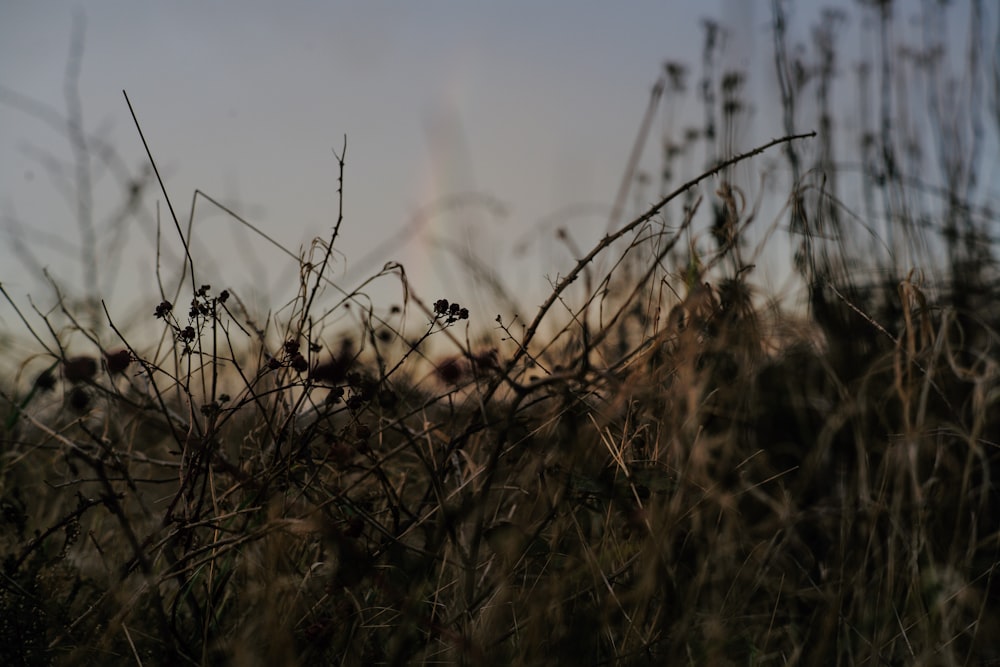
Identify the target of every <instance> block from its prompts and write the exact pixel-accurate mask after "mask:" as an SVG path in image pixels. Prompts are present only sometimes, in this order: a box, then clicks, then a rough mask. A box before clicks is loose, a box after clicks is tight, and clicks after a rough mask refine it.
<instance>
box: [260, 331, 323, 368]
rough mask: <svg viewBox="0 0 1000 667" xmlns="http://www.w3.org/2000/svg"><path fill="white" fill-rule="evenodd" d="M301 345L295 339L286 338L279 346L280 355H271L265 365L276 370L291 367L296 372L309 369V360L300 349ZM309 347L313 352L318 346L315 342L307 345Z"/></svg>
mask: <svg viewBox="0 0 1000 667" xmlns="http://www.w3.org/2000/svg"><path fill="white" fill-rule="evenodd" d="M301 348H302V346H301V345H300V344H299V341H297V340H291V339H289V340H286V341H285V343H284V345H282V346H281V356H280V357H271V358H270V359H269V360H268V362H267V367H268V368H270V369H271V370H277V369H279V368H291V369H292V370H294V371H295V372H296V373H305V372H306V371H307V370H309V362H308V361H306V358H305V356H304V355H303V354H302V352H301V351H300V350H301ZM309 349H310V350H311V351H313V352H319V350H320V347H319V345H316V344H315V343H312V344H310V345H309Z"/></svg>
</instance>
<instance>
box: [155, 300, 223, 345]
mask: <svg viewBox="0 0 1000 667" xmlns="http://www.w3.org/2000/svg"><path fill="white" fill-rule="evenodd" d="M211 289H212V286H211V285H202V286H201V287H199V288H198V289H197V290H196V291H195V293H194V297H193V298H192V299H191V307H190V308H189V309H188V318H189V319H190V320H198V319H199V318H203V317H214V316H215V306H216V304H217V303H225V302H226V301H228V300H229V291H228V290H222V292H221V293H219V296H218V297H210V296H209V290H211ZM173 310H174V305H173V304H172V303H170V302H169V301H161V302H160V303H159V305H158V306H156V310H154V311H153V315H154V316H155V317H156V318H157V319H163V320H166V319H168V318H169V317H170V314H171V313H172V312H173ZM171 326H172V327H173V329H174V336H175V337H176V339H177V340H178V341H180V342H182V343H184V353H185V354H190V353H191V343H193V342H194V340H195V338H197V336H198V332H197V329H195V327H194V326H191V325H188V326H186V327H184V328H181V327H180V326H179V325H178V324H176V321H174V322H173V323H171ZM198 328H199V329H200V328H201V327H200V326H199V327H198Z"/></svg>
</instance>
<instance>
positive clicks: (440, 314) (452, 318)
mask: <svg viewBox="0 0 1000 667" xmlns="http://www.w3.org/2000/svg"><path fill="white" fill-rule="evenodd" d="M434 316H435V317H436V318H437V319H441V318H444V323H445V324H454V323H455V322H457V321H459V320H467V319H469V309H468V308H462V306H460V305H459V304H457V303H448V300H447V299H438V300H437V301H435V302H434Z"/></svg>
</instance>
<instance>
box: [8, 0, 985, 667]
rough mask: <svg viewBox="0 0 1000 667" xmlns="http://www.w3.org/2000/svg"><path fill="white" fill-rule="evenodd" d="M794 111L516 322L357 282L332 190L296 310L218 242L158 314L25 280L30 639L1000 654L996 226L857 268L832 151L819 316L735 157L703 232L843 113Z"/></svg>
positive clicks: (78, 657)
mask: <svg viewBox="0 0 1000 667" xmlns="http://www.w3.org/2000/svg"><path fill="white" fill-rule="evenodd" d="M779 14H780V12H779ZM777 18H780V16H778V17H777ZM777 18H776V20H777ZM776 34H777V35H778V37H776V39H781V33H780V31H776ZM711 44H712V42H711V40H709V45H708V46H706V49H710V48H714V47H713V46H711ZM779 46H780V45H779ZM778 52H779V54H780V53H781V49H780V48H779V49H778ZM780 62H781V60H780V57H779V63H780ZM677 76H678V73H677V70H676V66H672V67H668V68H667V70H666V71H665V74H664V79H663V83H662V85H663V86H666V85H668V84H670V83H671V81H673V82H674V83H675V84H676V77H677ZM738 85H739V84H738V82H734V81H733V80H729V81H728V83H724V84H723V86H729V88H724V92H725V93H726V94H728V95H730V96H732V95H733V94H735V93H734V92H733V90H732V87H734V86H737V87H738ZM657 94H658V93H657ZM730 101H731V100H730ZM784 102H785V105H786V108H787V106H788V105H789V104H793V103H792V102H791V101H790V100H787V99H786V100H784ZM727 108H730V107H727ZM730 113H731V114H732V113H735V112H734V111H733V110H732V108H730ZM731 121H733V118H732V117H728V121H727V122H731ZM788 129H789V132H788V135H789V136H788V137H787V138H785V139H781V140H778V141H775V142H772V143H771V144H768V145H767V146H763V147H761V148H760V149H757V150H755V151H751V152H750V153H747V154H743V155H738V156H735V157H732V158H729V159H718V160H716V161H715V162H714V164H715V165H716V166H715V167H714V168H713V169H711V170H709V171H706V172H705V173H703V174H701V175H700V176H698V177H697V178H695V179H692V180H691V181H689V182H687V183H685V184H683V185H681V186H680V187H673V188H664V192H668V191H669V194H666V195H664V196H663V197H662V198H661V199H660V201H659V202H658V203H657V204H656V205H654V206H653V207H651V208H650V209H649V210H648V211H647V212H646V213H644V214H642V215H638V216H635V217H634V218H633V219H632V220H631V221H630V222H628V223H627V224H625V225H621V226H618V225H616V226H614V227H612V228H610V229H609V234H608V235H607V236H606V237H604V238H603V239H602V240H601V241H599V242H598V243H597V244H596V245H595V246H594V247H593V248H592V249H591V251H590V252H588V253H584V254H581V255H580V257H581V258H580V259H579V261H578V262H577V264H576V265H575V266H574V267H572V268H571V270H570V271H569V272H568V273H566V274H565V276H564V277H563V278H562V280H561V281H560V282H558V283H557V284H554V285H553V290H552V293H551V297H550V298H549V299H547V300H546V301H545V303H544V304H543V305H542V306H541V307H540V309H539V311H538V313H537V314H536V316H535V317H534V319H533V320H532V321H530V322H526V323H524V325H523V326H522V324H521V323H517V324H516V326H515V324H514V323H512V322H510V321H505V319H504V317H503V316H498V317H497V319H496V323H495V324H496V325H497V330H498V331H500V332H501V333H502V335H503V340H502V343H501V345H500V346H499V347H497V348H496V349H483V348H481V347H478V346H477V345H475V344H472V343H470V342H469V340H470V339H471V336H472V334H474V333H475V330H474V329H473V328H472V327H471V326H470V323H476V324H477V325H478V326H480V327H482V326H484V325H485V324H486V323H487V322H489V320H491V319H492V317H486V318H484V317H483V314H482V313H476V312H469V310H468V309H466V308H464V307H463V306H462V305H460V304H456V303H452V302H450V301H449V299H438V300H437V301H434V302H431V301H429V300H428V301H424V300H422V299H421V297H420V295H418V294H416V293H415V292H414V291H413V290H412V288H410V286H409V285H408V284H407V282H406V274H405V271H404V270H403V268H402V267H399V266H389V267H387V268H386V269H385V273H387V274H389V275H395V276H397V278H398V280H399V281H400V282H401V284H402V285H403V287H404V288H405V293H406V294H407V299H406V301H405V303H404V305H403V307H402V309H391V310H388V311H386V312H380V311H378V310H376V309H375V308H373V307H370V306H367V307H366V306H364V305H363V304H364V303H366V302H365V301H364V300H363V299H362V297H363V292H362V291H361V289H363V286H362V288H361V289H359V290H356V291H353V292H349V293H345V292H342V291H340V290H339V288H338V287H337V286H336V285H335V284H334V283H333V281H331V280H330V278H329V275H328V274H329V262H330V257H331V253H332V252H334V250H333V249H334V246H335V241H336V236H337V232H338V231H339V227H340V222H341V220H338V223H337V227H336V229H335V231H334V232H333V235H332V237H331V238H329V239H323V240H317V241H316V242H315V243H314V245H313V247H312V248H311V249H310V251H309V253H308V254H307V255H305V256H302V257H298V258H297V261H299V265H300V269H301V270H300V284H299V293H298V296H297V298H296V299H295V300H294V301H293V302H292V303H290V304H287V305H286V307H284V308H282V309H281V310H280V311H278V312H279V313H280V316H273V317H272V316H266V317H264V318H263V319H262V318H261V316H259V315H258V314H255V313H252V312H249V311H248V309H247V308H245V307H244V306H243V303H242V301H241V299H240V298H239V295H238V294H237V293H235V292H234V291H229V290H217V289H216V288H213V287H211V286H208V285H200V283H199V282H198V281H197V280H196V276H197V273H198V267H197V266H196V265H195V263H194V262H193V261H192V260H191V259H190V254H187V260H185V263H184V267H183V270H182V271H181V272H180V274H181V275H182V278H181V279H179V280H178V281H177V285H176V292H174V293H173V294H168V293H167V292H166V290H165V289H164V288H162V285H163V279H162V278H161V277H160V276H159V274H158V275H157V276H156V279H157V280H158V281H159V284H160V285H161V291H162V293H163V298H162V300H161V303H160V304H159V305H156V304H150V305H149V307H148V322H149V323H154V324H155V325H156V326H158V327H159V328H160V331H161V332H162V336H161V338H160V341H159V344H154V345H150V346H148V347H144V348H143V349H138V348H135V347H133V346H132V345H131V344H130V342H129V336H127V335H125V333H123V330H122V329H121V328H120V327H118V326H117V325H116V323H115V322H114V321H112V320H111V319H110V317H107V318H106V319H105V322H104V324H102V325H100V326H98V325H94V324H87V323H81V322H80V321H78V319H77V317H76V316H75V314H74V309H73V308H72V307H71V306H70V305H69V304H70V302H69V300H68V299H64V298H62V297H61V296H60V299H59V304H60V307H59V308H57V309H56V310H54V311H52V312H47V313H41V312H37V313H36V315H37V318H36V319H37V320H38V321H41V322H44V325H45V326H44V327H40V326H37V325H35V324H33V323H32V322H33V320H32V319H31V317H30V316H29V315H30V314H29V313H27V312H22V311H21V310H20V309H18V313H20V314H21V315H22V322H23V324H24V326H25V331H26V332H28V333H29V334H30V335H31V336H32V337H33V339H34V342H35V343H37V346H38V352H37V355H36V356H35V357H33V358H32V359H29V360H25V361H24V362H23V363H22V365H21V373H20V374H19V377H18V378H16V379H15V381H14V382H11V383H8V384H7V385H6V386H5V387H4V388H3V389H2V393H0V399H2V401H3V403H2V404H3V405H6V408H5V409H4V411H3V415H4V418H5V423H4V430H3V439H2V442H3V457H2V459H0V498H2V510H3V511H2V522H3V531H2V532H0V545H2V547H0V549H2V553H3V554H4V562H3V566H2V567H3V572H2V577H0V647H2V648H0V653H2V661H3V663H4V664H7V665H42V664H53V663H55V664H143V665H158V664H164V665H166V664H170V665H183V664H192V665H209V664H234V665H258V664H259V665H272V664H282V665H293V664H365V665H370V664H469V665H491V664H532V665H538V664H588V665H596V664H776V663H789V664H816V665H835V664H836V665H841V664H844V665H846V664H871V665H879V664H927V665H960V664H961V665H964V664H1000V639H998V638H1000V632H998V631H1000V604H998V602H1000V587H998V583H997V582H996V581H995V577H994V574H995V569H996V564H997V562H998V552H1000V531H998V528H997V526H998V525H1000V524H998V522H1000V495H998V490H997V488H996V481H995V479H996V476H997V475H998V474H1000V454H998V450H997V448H998V442H997V441H998V439H1000V435H998V434H1000V410H998V406H997V402H998V397H1000V381H998V378H1000V373H998V361H997V355H996V345H997V344H998V343H1000V337H998V334H997V331H998V330H1000V308H998V307H997V306H996V302H997V292H996V283H995V280H994V278H993V276H995V275H996V265H995V263H994V262H993V260H992V255H991V252H992V246H991V245H989V244H987V245H985V246H984V245H982V244H976V243H974V242H971V241H970V242H968V244H967V245H966V246H964V247H965V249H966V250H967V251H968V252H965V251H963V250H962V248H960V247H959V245H960V244H958V243H956V245H955V246H954V247H952V248H950V250H951V251H952V254H951V255H950V261H951V262H952V263H951V265H950V268H951V273H950V274H948V272H947V270H946V271H945V272H944V273H942V274H940V275H941V276H944V277H943V278H941V279H938V280H936V281H921V280H919V279H918V277H917V275H916V274H915V273H912V272H911V273H909V274H908V275H895V274H892V273H891V271H890V267H887V266H884V265H879V266H878V267H877V268H879V269H880V270H881V271H882V275H890V276H891V277H892V278H893V280H892V281H891V282H890V281H887V280H879V281H866V280H863V279H859V278H858V277H857V276H856V275H855V274H852V273H851V272H850V271H848V270H847V266H848V263H847V259H848V257H851V259H852V261H855V260H856V259H857V258H856V257H854V256H853V255H852V254H851V251H850V250H849V249H848V247H847V245H846V242H845V241H844V240H843V239H844V238H846V236H844V235H842V234H844V233H845V232H844V229H834V230H833V231H831V229H832V227H833V226H834V225H838V224H839V225H841V226H844V227H846V225H847V223H846V222H844V221H843V220H842V219H840V218H839V217H838V215H835V214H834V213H831V209H830V208H829V206H830V204H831V202H833V201H834V197H833V195H832V194H830V193H829V192H828V191H826V190H825V187H826V185H825V181H823V178H822V176H821V175H820V174H822V170H821V169H819V168H818V169H817V171H814V172H810V174H817V176H816V177H815V178H812V177H810V176H808V175H807V176H799V175H797V176H796V179H795V180H796V182H795V184H794V187H793V190H792V194H791V196H790V197H789V201H790V202H791V204H792V205H791V206H790V208H789V210H788V215H789V216H790V219H791V221H792V225H791V227H792V229H791V231H792V233H793V234H797V235H798V238H802V239H805V241H803V246H802V247H800V248H798V251H799V253H802V254H801V257H799V258H798V260H797V261H798V264H797V267H798V269H799V271H800V276H801V278H802V281H803V284H805V285H806V286H807V288H808V291H809V299H808V300H809V308H808V314H806V315H801V314H793V313H789V312H787V311H786V310H783V309H782V308H780V307H778V306H777V305H774V304H772V302H771V297H773V296H774V295H770V294H762V293H760V291H759V288H758V287H755V286H754V284H753V283H752V282H751V278H752V276H753V274H754V267H753V261H754V260H753V259H752V258H751V259H748V258H747V257H746V247H745V245H746V244H745V243H744V241H743V238H744V236H745V235H746V233H747V229H748V228H749V226H750V224H751V223H752V222H753V221H754V218H755V215H756V209H755V208H753V207H750V206H748V205H747V203H746V202H745V201H744V200H743V193H742V192H738V191H737V190H736V189H735V188H734V187H732V186H729V185H726V182H727V181H726V180H724V179H723V180H720V181H716V185H718V184H719V183H721V184H722V185H721V187H718V190H717V192H716V193H715V194H714V196H712V198H711V200H712V204H711V207H712V213H713V216H714V222H713V224H712V227H711V230H709V231H708V232H704V233H702V232H698V231H697V230H696V226H697V222H696V221H697V220H698V210H699V208H700V206H701V199H699V198H698V196H697V193H698V192H699V189H698V188H699V185H700V184H701V183H702V182H703V181H708V180H709V179H714V178H716V177H717V176H718V175H719V174H723V175H725V174H728V173H731V169H732V167H733V166H734V165H737V164H742V163H744V162H745V161H748V160H750V161H752V160H753V158H754V155H756V154H757V153H759V152H761V151H763V150H766V149H768V148H771V149H774V150H777V146H779V145H780V147H781V148H782V150H784V151H785V156H786V159H787V160H788V161H789V164H790V165H792V167H793V169H794V170H798V169H799V168H800V167H799V165H801V164H802V158H801V151H803V150H805V149H804V148H802V146H803V145H807V144H808V143H809V142H810V141H812V142H817V141H822V140H823V137H822V136H821V137H820V138H819V139H812V138H810V137H812V136H814V135H812V134H809V135H802V134H801V133H799V134H798V135H797V136H795V135H796V132H794V128H792V127H789V128H788ZM339 158H340V168H341V174H343V169H344V167H345V161H344V152H343V151H342V152H341V153H340V156H339ZM822 160H823V157H822V150H821V151H820V157H819V158H818V161H819V162H820V167H821V166H822ZM150 162H151V164H152V165H154V169H155V162H154V161H153V159H152V155H150ZM892 186H893V183H892V182H891V179H890V182H889V183H888V185H885V186H884V187H886V188H891V187H892ZM198 196H200V195H196V197H198ZM209 201H210V202H212V200H211V199H210V198H209ZM679 203H683V204H684V206H683V208H682V209H681V213H680V214H679V215H680V222H679V223H678V224H676V225H673V226H670V225H668V224H666V223H665V219H666V216H667V211H668V210H670V207H671V205H673V206H674V207H676V206H677V204H679ZM963 205H964V204H963ZM953 212H954V210H953ZM230 213H232V212H230ZM672 214H673V215H678V213H677V211H676V210H673V213H672ZM232 215H234V216H235V215H236V214H235V213H232ZM341 219H342V216H341ZM949 220H950V218H949ZM174 223H175V225H176V229H177V233H178V235H179V237H180V239H181V240H182V241H183V242H184V243H185V244H186V243H187V237H186V235H185V232H184V230H183V228H182V225H181V224H179V222H178V221H177V220H176V218H175V219H174ZM247 224H248V225H249V223H247ZM821 224H824V225H827V227H823V228H821ZM946 227H947V225H945V224H942V225H941V228H942V230H945V228H946ZM967 231H969V233H970V235H971V232H972V231H974V230H973V229H972V228H971V227H970V229H969V230H967ZM907 233H909V234H911V235H912V236H913V237H914V238H916V237H918V236H919V235H920V234H923V233H925V232H923V231H920V230H919V229H917V228H916V227H915V226H914V227H911V228H908V232H907ZM838 235H839V236H838ZM959 237H960V234H958V233H957V232H956V236H955V238H959ZM831 238H832V239H834V240H833V241H832V242H829V239H831ZM946 238H950V237H946ZM705 239H710V240H711V241H712V243H714V245H713V246H712V247H711V249H706V246H705V244H704V243H703V241H704V240H705ZM973 250H974V251H975V252H973ZM285 252H287V251H285ZM759 252H760V249H759V248H758V250H757V251H755V253H754V256H756V255H757V254H759ZM963 253H964V254H963ZM608 257H613V258H614V261H610V262H609V261H606V260H607V258H608ZM599 260H600V261H599ZM960 260H961V261H960ZM601 262H603V264H602V263H601ZM600 266H604V268H603V269H602V268H599V267H600ZM4 295H5V296H6V295H7V293H6V292H4ZM181 295H184V296H183V297H182V296H181ZM7 299H8V301H9V302H10V303H11V305H13V306H14V307H15V308H17V304H16V301H15V300H14V299H13V298H11V297H9V296H8V297H7ZM345 311H346V312H348V313H351V314H352V315H351V316H352V317H353V318H354V319H353V321H354V322H355V324H354V326H355V329H354V330H344V329H343V327H334V326H332V325H330V324H328V322H330V321H331V319H332V314H334V313H343V312H345ZM404 323H405V324H407V325H408V326H407V330H409V331H412V330H413V327H414V326H416V327H418V328H420V331H421V333H420V335H418V336H417V337H416V338H415V339H414V338H413V337H412V336H410V337H408V336H404V335H403V334H402V333H401V331H402V330H403V328H404ZM470 331H471V332H472V333H470ZM69 341H74V342H75V344H76V346H77V348H79V347H80V346H81V341H84V342H85V343H86V344H87V345H88V346H89V347H90V349H92V352H91V353H88V354H79V353H74V354H71V353H70V352H69V351H68V348H69ZM108 341H114V342H113V343H109V342H108Z"/></svg>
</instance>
